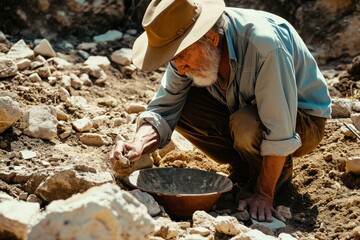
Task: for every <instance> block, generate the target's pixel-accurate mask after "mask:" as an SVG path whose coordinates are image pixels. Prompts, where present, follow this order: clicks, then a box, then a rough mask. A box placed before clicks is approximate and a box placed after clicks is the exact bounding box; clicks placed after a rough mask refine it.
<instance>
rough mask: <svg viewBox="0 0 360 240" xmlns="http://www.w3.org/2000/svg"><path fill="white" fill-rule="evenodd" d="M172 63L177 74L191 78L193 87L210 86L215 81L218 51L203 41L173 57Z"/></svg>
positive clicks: (217, 67) (218, 58) (218, 57)
mask: <svg viewBox="0 0 360 240" xmlns="http://www.w3.org/2000/svg"><path fill="white" fill-rule="evenodd" d="M173 62H174V64H175V67H176V68H177V69H178V72H179V73H180V74H182V75H187V76H189V77H191V78H192V79H193V81H194V84H195V85H197V86H199V87H206V86H210V85H212V84H214V83H215V82H216V80H217V75H218V69H219V64H220V50H219V49H218V48H217V47H215V46H213V45H212V44H210V42H209V41H207V40H203V41H200V42H196V43H194V44H192V45H190V46H189V47H187V48H186V49H184V50H183V51H182V52H180V53H179V54H178V55H176V56H175V58H174V59H173Z"/></svg>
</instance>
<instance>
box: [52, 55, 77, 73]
mask: <svg viewBox="0 0 360 240" xmlns="http://www.w3.org/2000/svg"><path fill="white" fill-rule="evenodd" d="M49 61H53V62H54V63H55V65H56V67H57V68H58V69H65V70H68V69H71V68H72V66H73V64H72V63H69V62H68V61H66V60H65V59H62V58H59V57H54V58H50V59H49Z"/></svg>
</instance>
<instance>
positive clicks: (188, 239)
mask: <svg viewBox="0 0 360 240" xmlns="http://www.w3.org/2000/svg"><path fill="white" fill-rule="evenodd" d="M179 239H180V240H209V239H212V238H207V237H203V236H201V235H200V234H187V235H186V236H185V237H182V238H179Z"/></svg>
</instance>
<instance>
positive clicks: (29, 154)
mask: <svg viewBox="0 0 360 240" xmlns="http://www.w3.org/2000/svg"><path fill="white" fill-rule="evenodd" d="M20 157H21V158H22V159H25V160H26V159H31V158H34V157H36V152H33V151H30V150H23V151H20Z"/></svg>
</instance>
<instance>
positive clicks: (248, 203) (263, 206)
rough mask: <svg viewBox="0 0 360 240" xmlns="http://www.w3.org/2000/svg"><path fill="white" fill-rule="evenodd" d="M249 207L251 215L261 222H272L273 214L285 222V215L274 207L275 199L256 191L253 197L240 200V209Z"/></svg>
mask: <svg viewBox="0 0 360 240" xmlns="http://www.w3.org/2000/svg"><path fill="white" fill-rule="evenodd" d="M246 208H247V209H248V210H249V213H250V216H251V217H252V218H253V219H255V220H257V221H259V222H264V221H266V222H272V220H273V216H274V217H276V218H278V219H280V220H281V221H283V222H285V219H284V217H283V216H281V215H280V213H278V211H276V210H275V209H274V207H273V200H272V199H270V198H268V197H265V196H263V195H261V194H258V193H255V194H253V195H252V196H251V197H249V198H247V199H244V200H241V201H240V202H239V206H238V210H240V211H243V210H244V209H246Z"/></svg>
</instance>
